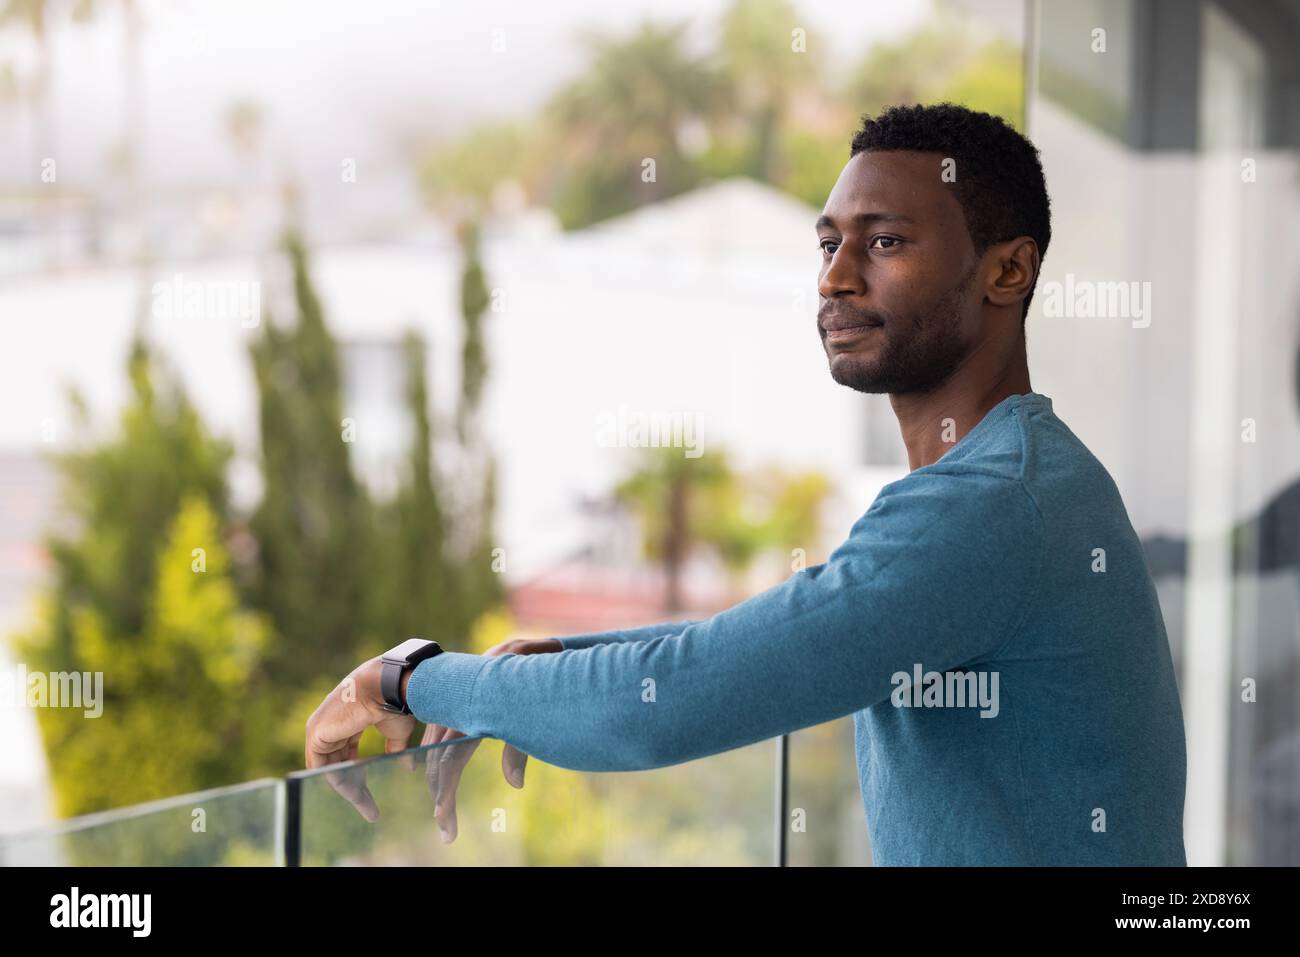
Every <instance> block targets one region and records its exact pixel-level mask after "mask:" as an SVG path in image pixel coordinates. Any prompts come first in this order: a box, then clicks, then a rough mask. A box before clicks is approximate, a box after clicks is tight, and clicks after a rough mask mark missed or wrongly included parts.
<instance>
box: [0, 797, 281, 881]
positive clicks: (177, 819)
mask: <svg viewBox="0 0 1300 957" xmlns="http://www.w3.org/2000/svg"><path fill="white" fill-rule="evenodd" d="M283 794H284V782H283V781H278V780H269V779H267V780H259V781H249V782H248V783H246V784H239V785H236V786H234V787H229V788H217V789H215V790H211V791H199V792H197V793H194V794H185V795H181V796H180V797H175V798H167V799H165V800H162V801H154V802H151V803H149V804H140V805H136V806H134V807H131V808H127V809H124V810H120V811H105V812H103V813H100V814H89V815H86V816H85V817H79V818H72V819H71V820H68V821H65V822H63V823H62V824H59V825H57V826H55V827H51V828H45V829H42V830H39V831H32V832H28V833H24V834H14V835H8V836H5V837H3V838H0V863H3V864H4V865H5V866H9V867H155V866H156V867H220V866H238V867H270V866H274V865H276V864H278V863H280V851H281V848H282V844H283V841H282V834H281V832H280V828H279V822H280V821H281V820H282V813H281V807H280V805H281V804H282V803H283Z"/></svg>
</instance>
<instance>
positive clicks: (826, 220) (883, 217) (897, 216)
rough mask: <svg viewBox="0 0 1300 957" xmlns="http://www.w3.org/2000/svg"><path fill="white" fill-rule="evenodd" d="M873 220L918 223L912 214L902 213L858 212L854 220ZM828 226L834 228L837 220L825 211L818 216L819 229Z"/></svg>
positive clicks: (857, 221) (862, 221)
mask: <svg viewBox="0 0 1300 957" xmlns="http://www.w3.org/2000/svg"><path fill="white" fill-rule="evenodd" d="M872 221H875V222H885V223H909V224H910V225H912V226H915V225H916V220H914V219H912V218H911V217H910V216H904V215H903V214H902V213H857V214H855V215H854V216H853V222H855V223H866V222H872ZM827 226H829V227H831V228H832V229H833V228H834V227H835V220H833V219H831V217H829V216H827V215H826V214H825V213H822V214H821V215H820V216H818V217H817V231H818V232H821V231H822V229H823V228H825V227H827Z"/></svg>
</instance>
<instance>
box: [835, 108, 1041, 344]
mask: <svg viewBox="0 0 1300 957" xmlns="http://www.w3.org/2000/svg"><path fill="white" fill-rule="evenodd" d="M873 150H874V151H882V152H883V151H890V150H908V151H914V152H918V153H939V154H941V155H943V156H944V157H946V158H948V157H950V158H952V159H953V160H955V161H956V167H957V169H956V179H955V181H954V183H953V185H954V187H955V190H954V191H955V193H956V196H957V201H958V202H959V203H961V207H962V212H963V213H965V216H966V229H967V230H968V231H969V232H970V238H971V241H972V242H973V243H974V245H975V251H976V252H977V253H981V254H982V253H983V252H984V251H985V250H986V249H988V248H989V247H990V246H991V245H993V244H994V243H1000V242H1005V241H1006V240H1008V239H1015V238H1016V237H1017V236H1028V237H1030V238H1031V239H1032V240H1033V241H1034V242H1035V243H1037V244H1038V255H1039V258H1040V262H1041V259H1042V258H1044V257H1046V256H1047V244H1048V242H1049V241H1050V240H1051V238H1052V214H1051V208H1050V206H1051V203H1050V201H1049V200H1048V198H1047V183H1046V181H1045V180H1044V179H1043V166H1042V163H1041V162H1039V158H1038V150H1037V149H1036V148H1035V147H1034V144H1033V143H1031V142H1029V140H1028V139H1026V138H1025V137H1024V136H1022V135H1020V134H1019V133H1017V132H1016V131H1015V130H1014V129H1013V128H1012V127H1011V126H1009V125H1008V124H1007V123H1006V122H1005V121H1004V120H1003V119H1002V118H1001V117H998V116H993V115H992V114H989V113H979V112H977V111H975V110H968V109H967V108H966V107H964V106H957V105H956V104H954V103H938V104H934V105H932V106H920V105H917V106H891V107H889V108H888V109H887V110H885V111H884V112H883V113H881V114H880V115H879V116H876V117H871V116H864V117H863V118H862V129H860V130H859V131H858V132H857V134H856V135H854V137H853V145H852V147H851V148H850V150H849V159H852V158H853V157H855V156H857V155H858V154H859V153H863V152H867V151H873ZM1040 271H1041V267H1040ZM1034 282H1035V285H1036V284H1037V282H1038V277H1037V276H1035V277H1034ZM1033 295H1034V290H1033V287H1030V290H1029V294H1028V295H1026V296H1025V302H1024V309H1023V312H1022V313H1021V315H1020V321H1021V324H1022V325H1023V323H1024V321H1025V318H1026V317H1027V316H1028V315H1029V302H1030V300H1031V299H1032V298H1033Z"/></svg>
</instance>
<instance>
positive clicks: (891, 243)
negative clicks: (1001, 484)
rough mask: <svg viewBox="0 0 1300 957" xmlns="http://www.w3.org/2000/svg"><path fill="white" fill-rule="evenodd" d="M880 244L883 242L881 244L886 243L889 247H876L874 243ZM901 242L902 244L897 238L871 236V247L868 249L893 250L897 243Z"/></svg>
mask: <svg viewBox="0 0 1300 957" xmlns="http://www.w3.org/2000/svg"><path fill="white" fill-rule="evenodd" d="M882 242H883V243H888V244H889V245H888V246H877V245H876V243H882ZM901 242H902V240H901V239H899V238H898V237H897V236H872V237H871V245H870V246H869V247H868V248H870V249H893V248H894V247H895V246H897V245H898V244H899V243H901Z"/></svg>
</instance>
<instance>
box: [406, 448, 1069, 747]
mask: <svg viewBox="0 0 1300 957" xmlns="http://www.w3.org/2000/svg"><path fill="white" fill-rule="evenodd" d="M954 468H955V467H954ZM1043 540H1044V536H1043V530H1042V520H1041V516H1040V515H1039V513H1038V510H1037V507H1036V505H1035V504H1034V502H1033V500H1032V499H1031V498H1030V496H1029V493H1028V491H1027V490H1026V489H1025V487H1024V484H1023V483H1022V482H1020V481H1019V480H1017V479H1009V478H1007V477H1004V476H1001V475H993V474H989V473H985V472H964V471H958V472H951V471H944V470H943V469H942V468H941V467H939V466H937V465H936V466H930V467H927V468H925V469H920V470H917V471H915V472H912V473H911V474H910V475H908V476H906V477H905V478H903V479H900V480H898V481H897V482H892V483H890V484H889V485H887V486H885V488H884V489H882V490H881V492H880V494H879V495H878V496H877V497H876V499H875V501H874V502H873V503H872V505H871V507H870V508H869V509H868V510H867V512H866V513H865V514H864V515H863V516H861V517H860V518H859V519H858V520H857V521H856V522H855V523H854V525H853V528H852V530H851V532H850V534H849V537H848V539H847V540H846V541H845V542H843V543H842V544H841V545H840V546H838V547H837V548H836V549H835V551H834V552H832V553H831V555H830V557H829V559H828V560H827V561H826V562H825V563H823V564H821V565H816V566H813V567H811V568H807V569H804V570H802V571H800V572H797V573H796V574H794V575H792V576H791V577H790V578H788V579H787V580H786V581H784V582H783V583H781V584H780V585H777V586H775V587H774V588H771V589H769V590H767V591H765V592H762V593H761V594H759V595H755V596H754V597H752V598H750V599H748V600H746V601H744V602H741V603H740V604H738V605H735V606H734V607H732V608H729V609H727V610H726V611H723V612H719V613H718V614H716V615H714V616H713V617H711V618H708V619H705V620H703V621H697V622H694V623H692V624H689V625H687V626H686V627H685V628H684V629H683V630H682V631H681V632H679V633H677V634H667V635H659V636H657V637H648V638H634V639H629V640H626V641H611V642H604V643H598V644H594V645H591V646H589V647H583V648H572V649H567V650H565V651H560V652H555V653H553V654H543V655H514V654H511V655H500V656H496V657H490V658H489V657H483V656H479V655H471V654H465V653H461V652H446V653H444V654H441V655H438V656H436V657H434V658H430V659H428V660H426V661H423V662H421V663H420V664H419V665H418V666H417V667H416V669H415V671H414V672H413V673H412V676H411V680H410V683H409V685H408V687H407V702H408V704H409V706H410V708H411V710H412V712H413V713H414V714H415V716H416V717H417V718H419V719H420V720H421V721H424V722H431V723H437V724H443V725H446V726H448V727H452V728H456V729H457V730H459V731H461V732H463V733H464V734H466V735H468V736H471V737H477V736H487V737H493V738H499V739H501V740H504V741H506V742H508V743H510V744H512V745H514V746H515V747H517V748H519V749H520V750H522V751H524V752H525V753H527V754H529V755H532V756H533V757H535V758H538V759H540V760H542V761H545V762H547V763H549V764H554V765H557V766H559V767H565V768H572V769H574V770H579V771H628V770H641V769H648V768H656V767H662V766H665V765H670V764H677V763H681V762H684V761H690V760H694V759H696V758H700V757H704V756H706V755H709V754H715V753H717V752H720V751H727V750H731V749H733V748H738V747H743V746H745V745H748V744H752V743H754V742H756V741H761V740H764V739H766V738H771V737H774V736H777V735H780V734H785V733H789V732H792V731H796V730H798V729H800V728H805V727H809V726H811V725H816V724H821V723H823V722H826V721H830V720H833V719H835V718H839V717H843V716H845V715H848V714H852V713H854V712H856V711H859V710H861V709H863V708H867V707H870V706H872V705H875V704H878V703H880V702H883V701H886V700H888V699H889V697H890V694H891V692H892V691H893V689H894V687H895V684H896V681H897V680H898V679H896V678H895V676H896V675H899V674H900V673H901V674H902V675H903V676H904V677H906V678H907V679H908V680H909V682H910V677H911V674H912V670H913V666H914V665H916V664H920V665H921V666H922V668H923V670H925V671H947V670H952V669H955V668H958V667H963V666H972V665H974V664H976V663H978V662H980V661H981V660H987V659H988V658H990V657H992V656H994V655H995V653H996V651H997V650H998V649H999V648H1000V647H1001V646H1002V645H1003V644H1004V643H1006V642H1007V641H1008V640H1009V639H1010V638H1011V636H1013V635H1014V633H1015V629H1016V627H1017V626H1018V624H1019V619H1020V617H1021V616H1022V614H1023V609H1024V608H1025V607H1026V606H1027V604H1028V601H1027V599H1028V597H1029V596H1030V595H1031V594H1032V592H1033V590H1034V589H1036V587H1037V584H1038V577H1039V574H1040V568H1041V549H1042V542H1043Z"/></svg>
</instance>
